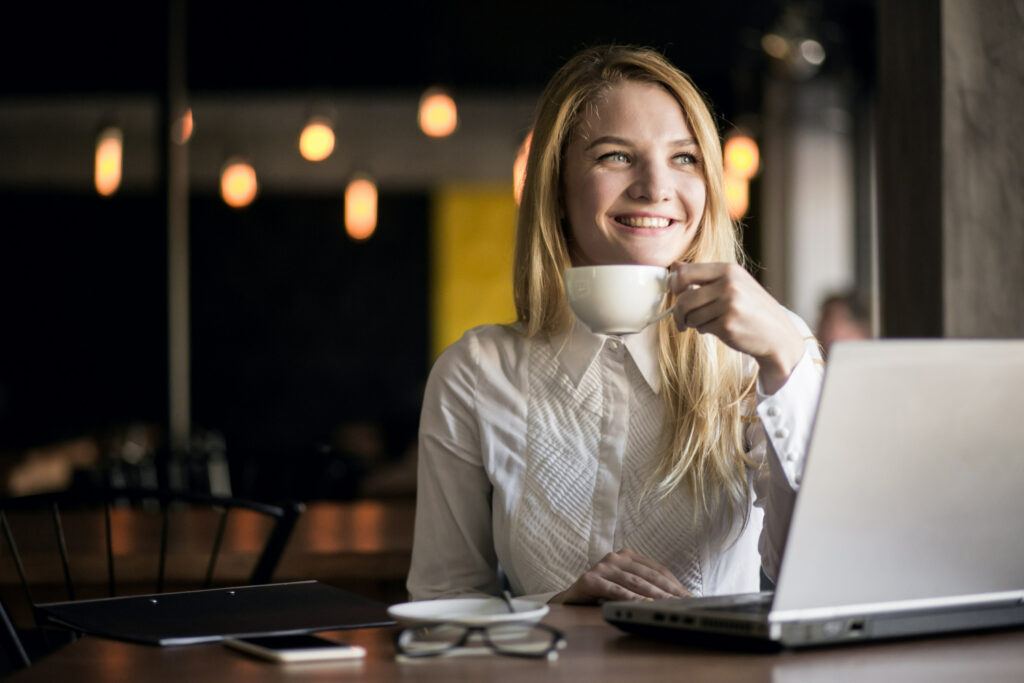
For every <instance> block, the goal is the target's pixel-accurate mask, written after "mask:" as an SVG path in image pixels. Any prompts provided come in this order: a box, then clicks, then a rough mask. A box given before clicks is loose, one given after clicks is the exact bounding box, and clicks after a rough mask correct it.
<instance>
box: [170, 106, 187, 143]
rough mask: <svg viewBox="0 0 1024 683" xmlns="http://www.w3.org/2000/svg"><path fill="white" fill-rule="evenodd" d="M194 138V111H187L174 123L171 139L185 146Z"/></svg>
mask: <svg viewBox="0 0 1024 683" xmlns="http://www.w3.org/2000/svg"><path fill="white" fill-rule="evenodd" d="M191 137H192V110H191V109H186V110H185V112H184V113H183V114H182V115H181V116H179V117H178V118H177V120H175V122H174V126H173V128H172V129H171V139H172V140H174V143H175V144H177V145H184V144H185V143H186V142H188V141H189V138H191Z"/></svg>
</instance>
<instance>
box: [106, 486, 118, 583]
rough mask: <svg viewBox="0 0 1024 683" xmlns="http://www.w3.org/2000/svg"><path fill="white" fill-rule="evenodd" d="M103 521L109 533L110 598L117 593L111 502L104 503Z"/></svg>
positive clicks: (108, 570) (108, 580) (108, 569)
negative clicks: (111, 530)
mask: <svg viewBox="0 0 1024 683" xmlns="http://www.w3.org/2000/svg"><path fill="white" fill-rule="evenodd" d="M103 521H104V523H105V524H106V531H107V587H108V592H109V593H110V597H114V595H115V594H116V592H117V591H116V590H115V588H114V585H115V584H114V547H113V541H112V540H111V533H110V501H106V502H104V503H103Z"/></svg>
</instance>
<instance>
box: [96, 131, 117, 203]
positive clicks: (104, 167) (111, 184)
mask: <svg viewBox="0 0 1024 683" xmlns="http://www.w3.org/2000/svg"><path fill="white" fill-rule="evenodd" d="M123 150H124V136H123V134H122V133H121V129H120V128H116V127H114V126H110V127H108V128H104V129H103V132H101V133H100V136H99V139H98V140H97V141H96V165H95V170H94V175H95V178H94V180H95V183H96V191H97V192H99V193H100V194H101V195H103V196H104V197H109V196H110V195H112V194H114V192H116V191H117V188H118V187H120V185H121V163H122V162H121V159H122V156H123Z"/></svg>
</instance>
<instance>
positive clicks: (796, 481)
mask: <svg viewBox="0 0 1024 683" xmlns="http://www.w3.org/2000/svg"><path fill="white" fill-rule="evenodd" d="M803 479H804V478H803V475H801V474H798V475H796V476H795V477H793V483H795V484H796V485H797V486H799V485H800V482H801V481H803Z"/></svg>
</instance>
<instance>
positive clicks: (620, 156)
mask: <svg viewBox="0 0 1024 683" xmlns="http://www.w3.org/2000/svg"><path fill="white" fill-rule="evenodd" d="M598 160H599V161H613V162H622V163H625V162H627V161H629V157H628V156H626V154H625V153H623V152H608V153H607V154H602V155H601V156H599V157H598Z"/></svg>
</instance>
